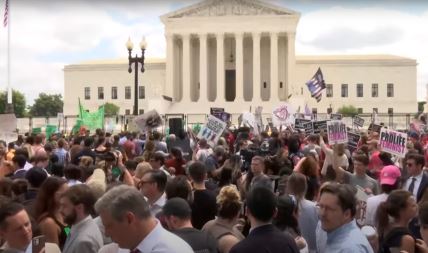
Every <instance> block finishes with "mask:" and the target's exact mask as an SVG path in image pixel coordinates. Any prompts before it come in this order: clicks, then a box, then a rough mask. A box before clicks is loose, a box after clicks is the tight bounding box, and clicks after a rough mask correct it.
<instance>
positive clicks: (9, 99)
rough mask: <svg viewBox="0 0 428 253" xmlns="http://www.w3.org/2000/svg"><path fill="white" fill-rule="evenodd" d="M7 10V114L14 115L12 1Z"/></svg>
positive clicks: (8, 3)
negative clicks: (11, 76) (11, 36)
mask: <svg viewBox="0 0 428 253" xmlns="http://www.w3.org/2000/svg"><path fill="white" fill-rule="evenodd" d="M6 8H7V104H6V113H13V106H12V88H11V85H10V80H11V78H10V73H11V60H10V58H11V57H10V25H11V16H12V15H11V13H10V9H11V8H10V1H8V0H6Z"/></svg>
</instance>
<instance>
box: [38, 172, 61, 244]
mask: <svg viewBox="0 0 428 253" xmlns="http://www.w3.org/2000/svg"><path fill="white" fill-rule="evenodd" d="M67 188H68V185H67V181H66V180H65V179H62V178H59V177H49V178H47V179H46V180H45V182H44V183H43V184H42V186H41V187H40V190H39V192H38V194H37V198H36V201H35V203H34V218H35V220H36V222H37V223H38V225H39V229H40V232H41V233H42V235H44V236H45V238H46V242H50V243H55V244H57V245H58V246H59V247H60V249H62V248H63V247H64V243H65V240H66V239H67V227H66V225H65V224H64V221H63V217H62V215H61V214H60V212H59V199H60V197H61V194H62V193H64V192H65V191H66V190H67Z"/></svg>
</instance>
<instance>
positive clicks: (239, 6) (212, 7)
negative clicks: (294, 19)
mask: <svg viewBox="0 0 428 253" xmlns="http://www.w3.org/2000/svg"><path fill="white" fill-rule="evenodd" d="M261 15H299V13H297V12H295V11H292V10H289V9H286V8H283V7H279V6H275V5H272V4H269V3H266V2H262V1H259V0H207V1H204V2H201V3H198V4H195V5H192V6H189V7H186V8H183V9H181V10H178V11H174V12H171V13H168V14H166V15H163V16H162V19H169V18H184V17H222V16H261Z"/></svg>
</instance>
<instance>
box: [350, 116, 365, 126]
mask: <svg viewBox="0 0 428 253" xmlns="http://www.w3.org/2000/svg"><path fill="white" fill-rule="evenodd" d="M352 124H353V125H354V126H357V127H363V126H364V119H363V118H361V117H360V116H355V117H354V118H353V119H352Z"/></svg>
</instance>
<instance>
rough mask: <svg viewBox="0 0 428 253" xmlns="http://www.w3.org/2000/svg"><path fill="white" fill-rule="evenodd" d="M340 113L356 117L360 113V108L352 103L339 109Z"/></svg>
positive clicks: (344, 115)
mask: <svg viewBox="0 0 428 253" xmlns="http://www.w3.org/2000/svg"><path fill="white" fill-rule="evenodd" d="M337 112H338V113H340V114H342V115H343V117H354V116H356V115H358V109H357V108H355V107H354V106H352V105H348V106H346V105H344V106H342V107H340V108H339V110H337Z"/></svg>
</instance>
